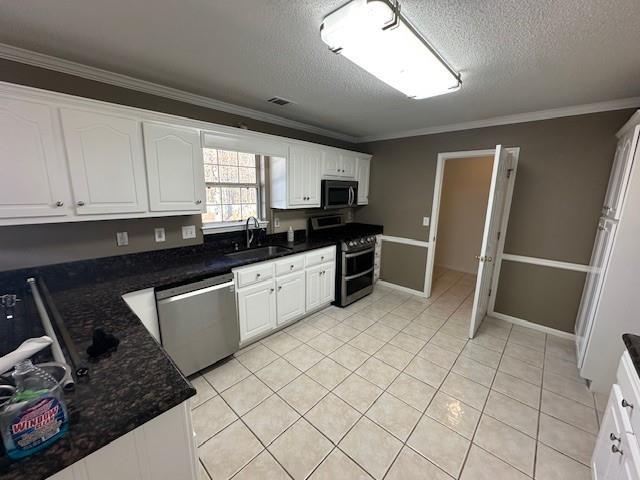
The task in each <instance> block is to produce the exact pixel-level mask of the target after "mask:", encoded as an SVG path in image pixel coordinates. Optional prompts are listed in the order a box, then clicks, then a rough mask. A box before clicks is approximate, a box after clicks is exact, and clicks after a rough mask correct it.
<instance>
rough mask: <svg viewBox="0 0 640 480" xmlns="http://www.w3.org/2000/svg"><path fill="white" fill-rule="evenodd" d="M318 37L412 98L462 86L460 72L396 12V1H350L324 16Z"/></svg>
mask: <svg viewBox="0 0 640 480" xmlns="http://www.w3.org/2000/svg"><path fill="white" fill-rule="evenodd" d="M320 36H321V38H322V40H323V41H324V43H326V44H327V45H329V48H330V49H331V51H333V52H335V53H339V54H341V55H344V56H345V57H347V58H348V59H349V60H351V61H352V62H353V63H355V64H356V65H359V66H360V67H362V68H364V69H365V70H367V71H368V72H369V73H371V74H373V75H375V76H376V77H378V78H379V79H380V80H382V81H383V82H385V83H386V84H388V85H389V86H391V87H393V88H395V89H396V90H399V91H401V92H403V93H404V94H406V95H407V96H409V97H411V98H416V99H419V98H428V97H433V96H436V95H442V94H444V93H451V92H454V91H456V90H458V89H459V88H460V86H461V85H462V81H461V79H460V74H459V73H457V72H455V71H454V70H453V69H452V68H451V67H450V66H449V65H448V64H447V62H446V61H445V60H444V59H443V58H442V57H441V56H440V55H439V54H438V52H436V50H435V49H434V48H433V47H432V46H431V45H429V43H428V42H427V41H426V40H425V39H424V37H422V35H420V33H419V32H418V31H417V30H416V29H415V28H414V27H413V26H412V25H411V23H409V21H408V20H407V19H406V18H405V17H404V16H403V15H401V14H400V5H399V3H398V2H397V1H394V2H391V1H389V0H352V1H351V2H349V3H347V4H346V5H344V6H342V7H340V8H339V9H337V10H335V11H334V12H332V13H330V14H329V15H327V16H326V17H325V19H324V20H323V21H322V25H321V26H320Z"/></svg>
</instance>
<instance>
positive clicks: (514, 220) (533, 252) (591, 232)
mask: <svg viewBox="0 0 640 480" xmlns="http://www.w3.org/2000/svg"><path fill="white" fill-rule="evenodd" d="M633 112H634V110H633V109H626V110H618V111H610V112H601V113H593V114H588V115H577V116H572V117H563V118H556V119H550V120H541V121H535V122H526V123H519V124H513V125H501V126H495V127H487V128H478V129H472V130H463V131H457V132H446V133H441V134H434V135H423V136H418V137H408V138H400V139H393V140H384V141H378V142H372V143H369V144H367V145H366V146H364V148H365V149H367V150H368V151H369V153H370V154H372V155H373V157H374V160H373V161H372V162H371V178H370V188H371V191H370V193H369V205H368V206H366V207H362V208H360V209H358V211H357V215H356V220H357V221H359V222H369V223H377V224H383V225H384V228H385V234H386V235H392V236H397V237H404V238H410V239H415V240H420V241H424V242H426V241H428V239H429V232H428V230H429V229H428V227H423V226H422V218H423V217H429V216H430V215H431V206H432V205H431V204H432V200H433V185H434V181H435V171H436V163H437V156H438V153H441V152H453V151H466V150H484V149H490V148H495V146H496V144H502V145H503V146H504V147H520V156H519V163H518V172H517V176H516V181H515V187H514V193H513V199H512V206H511V212H510V216H509V225H508V230H507V232H506V238H505V252H506V253H511V254H517V255H525V256H531V257H538V258H546V259H552V260H560V261H565V262H572V263H581V264H588V263H589V259H590V256H591V249H592V247H593V241H594V238H595V232H596V226H597V222H598V217H599V215H600V210H601V207H602V202H603V199H604V194H605V191H606V188H607V182H608V179H609V172H610V170H611V164H612V161H613V155H614V152H615V149H616V143H617V139H616V136H615V134H616V132H617V131H618V129H620V127H622V125H623V124H624V123H625V122H626V121H627V120H628V119H629V117H630V116H631V115H632V114H633ZM421 250H423V251H426V249H421ZM423 258H424V255H423V252H422V251H420V252H419V253H418V252H416V251H415V250H414V249H402V250H398V251H396V252H395V253H394V255H393V257H389V256H387V257H386V258H385V257H384V256H383V257H382V272H384V271H385V270H387V269H386V268H385V265H386V263H387V262H392V263H402V264H403V265H405V266H406V268H407V271H406V273H405V274H404V275H405V276H406V277H407V278H414V279H416V278H422V277H424V271H425V266H426V265H425V262H424V261H423ZM548 270H549V272H548V273H547V276H550V277H553V278H560V277H562V276H563V275H564V272H563V271H561V270H557V269H548ZM383 279H385V278H384V275H383ZM516 281H517V283H516V284H513V285H511V289H510V290H509V291H506V292H505V293H504V295H506V297H504V302H506V301H507V297H508V298H513V299H514V300H513V301H514V302H516V301H518V299H523V298H526V296H527V294H528V293H527V292H528V285H527V273H526V272H525V273H524V275H523V276H520V277H518V279H517V280H516ZM422 288H423V285H422V284H420V285H419V286H418V288H417V289H418V290H421V289H422ZM504 288H505V285H504V284H502V285H500V286H499V289H498V292H497V294H498V295H502V294H503V293H502V292H501V291H500V290H501V289H504ZM516 289H517V291H516ZM578 290H579V291H570V292H568V293H567V295H568V296H569V298H567V300H566V301H570V302H572V304H573V305H574V306H575V307H576V308H577V305H578V304H579V302H580V296H581V294H582V293H581V289H578ZM509 301H510V300H509ZM538 301H539V303H540V304H542V303H544V301H545V300H544V298H543V299H538ZM502 304H503V305H504V304H506V303H502ZM496 309H498V307H496ZM514 309H515V307H514ZM498 311H499V310H498ZM514 311H515V310H514ZM519 311H521V312H523V313H522V314H523V315H524V314H526V315H529V317H524V319H525V320H530V321H533V322H536V321H539V320H536V319H539V318H541V317H542V314H535V315H533V314H532V313H531V309H525V308H521V309H520V310H519ZM563 315H564V317H563V319H562V321H559V320H556V321H554V322H553V323H554V325H556V326H552V328H559V329H565V330H566V329H567V327H566V325H569V324H572V323H573V322H575V316H573V314H572V313H569V310H565V311H564V314H563ZM556 318H557V317H556ZM571 330H572V328H571Z"/></svg>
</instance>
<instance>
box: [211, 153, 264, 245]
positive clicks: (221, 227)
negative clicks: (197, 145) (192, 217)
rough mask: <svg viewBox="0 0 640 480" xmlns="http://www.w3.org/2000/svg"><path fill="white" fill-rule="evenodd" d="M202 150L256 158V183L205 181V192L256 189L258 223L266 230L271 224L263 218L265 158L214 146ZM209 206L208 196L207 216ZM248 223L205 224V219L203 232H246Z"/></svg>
mask: <svg viewBox="0 0 640 480" xmlns="http://www.w3.org/2000/svg"><path fill="white" fill-rule="evenodd" d="M202 149H203V150H205V149H210V150H217V151H227V152H235V153H238V154H240V153H245V154H250V155H253V156H254V159H255V169H256V182H255V183H229V182H207V181H206V180H205V182H204V187H205V191H206V189H207V188H209V187H213V188H216V187H218V188H255V189H256V212H257V216H258V223H259V224H260V228H266V227H267V225H268V224H269V222H267V221H266V220H264V219H263V218H262V217H263V210H264V209H263V205H262V193H263V188H264V186H263V184H262V176H261V170H262V162H263V161H264V160H263V158H264V156H263V155H261V154H259V153H254V152H245V151H241V150H231V149H229V148H221V147H213V146H205V145H203V146H202ZM204 165H205V162H204V156H203V162H202V168H203V169H204ZM218 166H220V163H218ZM208 205H210V204H209V203H208V202H207V201H206V195H205V206H204V207H205V211H204V212H203V214H205V213H206V212H207V210H206V209H207V207H208ZM221 205H225V204H221ZM246 222H247V219H243V220H238V221H231V222H225V221H220V222H205V221H204V219H203V221H202V231H203V233H204V234H205V235H206V234H211V233H223V232H233V231H237V230H244V229H245V228H246Z"/></svg>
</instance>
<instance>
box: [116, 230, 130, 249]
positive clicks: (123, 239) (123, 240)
mask: <svg viewBox="0 0 640 480" xmlns="http://www.w3.org/2000/svg"><path fill="white" fill-rule="evenodd" d="M116 243H117V244H118V246H119V247H124V246H126V245H129V234H128V233H127V232H116Z"/></svg>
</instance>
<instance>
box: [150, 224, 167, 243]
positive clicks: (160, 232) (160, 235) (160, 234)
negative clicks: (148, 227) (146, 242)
mask: <svg viewBox="0 0 640 480" xmlns="http://www.w3.org/2000/svg"><path fill="white" fill-rule="evenodd" d="M153 231H154V234H155V236H156V242H164V241H165V240H166V239H167V237H166V236H165V233H164V228H162V227H160V228H156V229H154V230H153Z"/></svg>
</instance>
